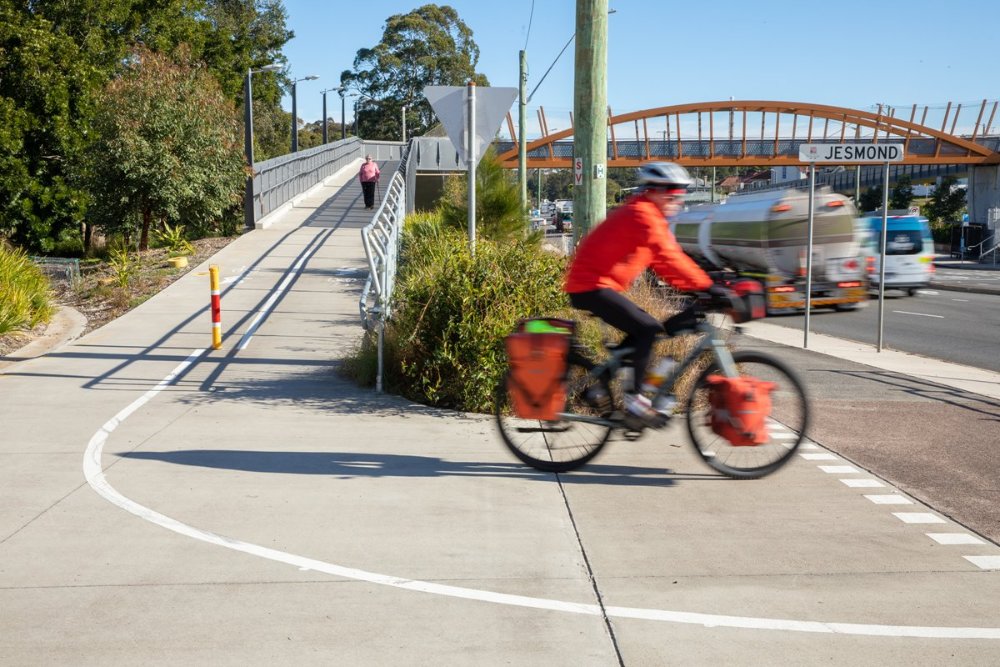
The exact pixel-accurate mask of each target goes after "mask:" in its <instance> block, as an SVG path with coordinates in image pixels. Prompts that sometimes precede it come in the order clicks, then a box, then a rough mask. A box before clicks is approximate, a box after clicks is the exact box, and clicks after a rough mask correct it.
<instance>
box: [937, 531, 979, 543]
mask: <svg viewBox="0 0 1000 667" xmlns="http://www.w3.org/2000/svg"><path fill="white" fill-rule="evenodd" d="M926 535H927V537H929V538H931V539H932V540H934V541H935V542H937V543H938V544H986V542H984V541H983V540H981V539H979V538H978V537H976V536H975V535H970V534H969V533H926Z"/></svg>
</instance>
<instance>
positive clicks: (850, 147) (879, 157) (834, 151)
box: [799, 144, 903, 162]
mask: <svg viewBox="0 0 1000 667" xmlns="http://www.w3.org/2000/svg"><path fill="white" fill-rule="evenodd" d="M799 159H800V160H802V161H803V162H902V160H903V144H802V145H801V146H799Z"/></svg>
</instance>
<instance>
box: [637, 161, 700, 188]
mask: <svg viewBox="0 0 1000 667" xmlns="http://www.w3.org/2000/svg"><path fill="white" fill-rule="evenodd" d="M638 177H639V183H640V184H641V185H643V186H645V187H647V188H663V189H668V190H669V189H676V190H687V189H688V188H689V187H691V186H692V185H694V179H692V178H691V174H689V173H688V171H687V169H685V168H684V167H682V166H680V165H679V164H677V163H676V162H649V163H647V164H644V165H642V166H641V167H639V174H638Z"/></svg>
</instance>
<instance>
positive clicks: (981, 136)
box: [497, 100, 1000, 169]
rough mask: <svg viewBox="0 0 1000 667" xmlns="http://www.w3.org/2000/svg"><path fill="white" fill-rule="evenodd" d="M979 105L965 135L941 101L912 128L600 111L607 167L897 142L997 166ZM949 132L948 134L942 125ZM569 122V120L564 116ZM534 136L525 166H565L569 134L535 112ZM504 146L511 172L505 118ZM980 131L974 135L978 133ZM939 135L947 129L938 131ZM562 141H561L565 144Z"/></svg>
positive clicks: (798, 114) (888, 119) (729, 114)
mask: <svg viewBox="0 0 1000 667" xmlns="http://www.w3.org/2000/svg"><path fill="white" fill-rule="evenodd" d="M988 106H989V105H988V103H987V101H986V100H983V103H982V105H981V106H980V107H979V110H978V118H977V119H976V124H975V129H974V130H973V132H972V134H971V135H968V136H957V135H955V134H954V132H955V128H956V126H957V124H958V117H959V114H960V113H961V105H958V106H957V108H956V109H955V112H954V116H951V111H952V109H951V104H950V103H949V105H948V107H947V109H946V111H945V114H944V122H943V123H942V124H941V127H940V128H934V127H928V126H926V125H924V122H925V121H926V117H927V109H928V107H924V109H923V113H922V115H921V119H920V121H919V122H914V121H915V120H916V115H917V111H918V109H917V105H913V108H912V110H911V112H910V117H909V120H903V119H902V118H897V117H895V112H896V110H895V109H892V110H889V111H888V113H883V112H882V110H881V109H882V108H881V107H880V110H879V112H877V113H872V112H869V111H859V110H857V109H848V108H844V107H836V106H827V105H822V104H807V103H797V102H768V101H742V102H734V101H728V102H701V103H693V104H678V105H674V106H666V107H659V108H656V109H646V110H644V111H633V112H631V113H625V114H621V115H618V116H615V115H613V114H612V113H611V109H610V108H609V109H608V130H609V138H610V141H609V142H608V162H607V165H608V167H637V166H639V165H641V164H642V163H644V162H648V161H650V160H670V161H673V162H678V163H680V164H683V165H685V166H688V167H712V166H718V167H729V166H751V165H752V166H780V165H796V166H797V165H802V164H804V163H803V162H802V161H800V160H799V145H800V144H807V143H880V142H882V143H902V144H903V146H904V149H903V150H904V159H903V164H911V165H940V164H966V165H996V164H1000V152H997V149H998V147H1000V139H998V138H997V137H995V136H990V135H989V132H990V129H991V128H992V125H993V120H994V117H995V116H996V111H997V102H993V104H992V110H990V111H989V113H988V118H987V108H988ZM949 120H951V127H950V128H948V121H949ZM570 122H571V123H572V114H571V115H570ZM539 124H540V126H541V128H542V135H543V136H542V137H541V138H540V139H536V140H534V141H531V142H529V143H528V144H527V155H528V167H529V168H539V167H541V168H564V169H568V168H570V167H572V159H573V144H572V140H571V138H572V136H573V129H572V128H569V129H566V130H562V131H558V132H552V133H549V132H548V125H547V122H546V118H545V114H544V110H542V109H540V110H539ZM507 127H508V130H509V131H510V135H511V139H512V141H510V142H504V141H500V142H498V146H497V149H498V150H497V152H498V154H499V158H500V161H501V162H502V163H503V165H504V166H505V167H509V168H516V167H517V135H516V134H515V132H514V123H513V121H512V119H511V117H510V114H508V115H507ZM980 128H982V129H983V131H982V132H981V133H980V132H979V129H980ZM946 130H947V131H946ZM567 140H568V141H567Z"/></svg>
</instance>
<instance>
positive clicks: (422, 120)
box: [341, 4, 489, 139]
mask: <svg viewBox="0 0 1000 667" xmlns="http://www.w3.org/2000/svg"><path fill="white" fill-rule="evenodd" d="M478 62H479V47H478V46H477V45H476V42H475V40H474V39H473V38H472V30H471V29H470V28H469V26H467V25H466V24H465V22H464V21H462V19H461V18H460V17H459V15H458V12H456V11H455V10H454V9H453V8H452V7H449V6H447V5H443V6H439V5H433V4H428V5H423V6H422V7H418V8H417V9H414V10H413V11H411V12H409V13H408V14H396V15H393V16H390V17H389V18H388V19H386V22H385V28H384V30H383V32H382V39H381V41H380V42H379V43H378V44H376V45H375V46H374V47H372V48H363V49H360V50H359V51H358V52H357V55H356V56H355V58H354V68H353V69H351V70H345V71H344V72H343V73H342V74H341V83H342V84H343V85H345V86H346V87H348V88H349V89H352V90H354V91H355V92H356V93H360V96H359V97H358V98H357V99H356V101H357V103H358V133H359V134H360V135H361V136H362V137H365V138H366V139H398V138H399V137H400V136H401V132H402V127H401V125H402V107H403V106H404V105H405V106H406V119H407V120H406V124H407V134H412V135H420V134H423V133H424V132H425V131H426V130H427V129H428V128H429V127H430V126H431V125H432V124H433V123H434V113H433V111H432V110H431V107H430V105H429V104H428V103H427V101H426V100H425V99H424V98H423V89H424V86H428V85H436V86H461V85H465V84H466V83H468V82H469V81H475V82H476V84H477V85H481V86H488V85H489V81H488V80H487V79H486V76H485V75H483V74H477V73H476V65H477V64H478Z"/></svg>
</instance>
